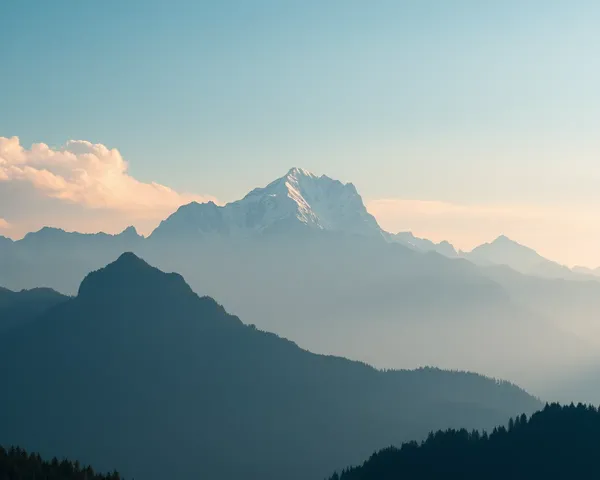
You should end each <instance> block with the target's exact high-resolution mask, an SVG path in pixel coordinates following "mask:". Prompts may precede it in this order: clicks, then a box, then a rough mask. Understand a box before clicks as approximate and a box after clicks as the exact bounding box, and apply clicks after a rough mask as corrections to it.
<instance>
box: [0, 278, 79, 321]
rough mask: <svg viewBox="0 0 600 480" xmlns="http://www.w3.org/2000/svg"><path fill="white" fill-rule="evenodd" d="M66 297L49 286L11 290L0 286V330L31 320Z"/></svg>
mask: <svg viewBox="0 0 600 480" xmlns="http://www.w3.org/2000/svg"><path fill="white" fill-rule="evenodd" d="M67 298H68V297H65V296H64V295H61V294H60V293H58V292H55V291H54V290H52V289H49V288H35V289H33V290H22V291H20V292H13V291H11V290H8V289H5V288H1V287H0V332H1V331H3V330H7V329H8V328H12V327H14V326H15V325H20V324H22V323H23V322H27V321H30V320H33V319H34V318H36V317H37V316H39V315H40V314H41V313H42V312H44V311H46V310H48V309H50V308H52V307H54V306H56V305H58V304H60V303H62V302H64V301H66V300H67Z"/></svg>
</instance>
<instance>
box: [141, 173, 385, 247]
mask: <svg viewBox="0 0 600 480" xmlns="http://www.w3.org/2000/svg"><path fill="white" fill-rule="evenodd" d="M297 227H309V228H312V229H317V230H324V231H332V232H344V233H349V234H356V235H365V236H381V235H382V232H381V229H380V227H379V225H378V224H377V221H376V220H375V217H373V216H372V215H371V214H369V213H368V212H367V209H366V208H365V205H364V203H363V201H362V198H361V197H360V195H359V194H358V192H357V191H356V188H355V187H354V185H352V184H351V183H348V184H343V183H342V182H340V181H338V180H333V179H331V178H329V177H327V176H326V175H322V176H317V175H314V174H313V173H311V172H308V171H307V170H304V169H301V168H292V169H291V170H290V171H288V173H287V174H286V175H285V176H283V177H281V178H278V179H277V180H275V181H273V182H271V183H270V184H269V185H267V186H266V187H263V188H256V189H254V190H252V191H251V192H250V193H248V194H247V195H246V196H245V197H244V198H242V199H241V200H238V201H235V202H232V203H228V204H226V205H224V206H218V205H216V204H214V203H213V202H209V203H203V204H199V203H195V202H194V203H190V204H188V205H184V206H182V207H181V208H179V209H178V210H177V212H175V213H174V214H173V215H171V216H170V217H169V218H167V219H166V220H164V221H163V222H161V224H160V225H159V226H158V227H157V229H156V230H155V231H154V232H153V233H152V237H154V238H157V237H168V236H170V235H173V234H175V235H177V234H186V235H189V234H196V235H198V234H200V235H211V234H220V235H250V234H256V233H263V232H266V231H269V230H273V229H282V228H283V229H284V230H285V229H290V228H297Z"/></svg>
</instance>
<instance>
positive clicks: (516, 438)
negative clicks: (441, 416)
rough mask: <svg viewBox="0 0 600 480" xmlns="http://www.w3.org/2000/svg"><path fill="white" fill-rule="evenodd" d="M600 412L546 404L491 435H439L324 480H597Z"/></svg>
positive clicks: (599, 472)
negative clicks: (593, 479) (483, 479)
mask: <svg viewBox="0 0 600 480" xmlns="http://www.w3.org/2000/svg"><path fill="white" fill-rule="evenodd" d="M598 451H600V411H599V410H598V409H597V408H596V407H594V406H589V405H584V404H578V405H573V404H571V405H568V406H561V405H559V404H550V405H546V406H545V408H544V409H543V410H541V411H539V412H537V413H535V414H533V415H532V416H531V417H527V416H526V415H521V416H518V417H516V418H511V419H510V421H509V423H508V425H506V426H499V427H496V428H494V430H493V431H492V432H491V433H487V432H479V431H471V432H469V431H467V430H465V429H460V430H454V429H450V430H445V431H438V432H435V433H430V434H429V436H428V437H427V439H426V440H424V441H423V442H421V443H417V442H414V441H413V442H408V443H404V444H403V445H402V446H401V447H400V448H395V447H389V448H386V449H384V450H381V451H379V452H377V453H375V454H373V455H372V456H371V458H370V459H369V460H367V461H366V462H365V463H364V464H363V465H362V466H358V467H352V468H349V469H346V470H344V471H342V472H341V474H340V473H335V474H334V475H333V476H332V477H330V480H405V479H420V480H421V479H444V480H448V479H461V480H468V479H474V480H475V479H481V478H486V479H487V480H490V479H491V480H493V479H509V478H510V479H537V478H540V479H544V480H548V479H565V478H579V479H583V478H599V476H600V462H598Z"/></svg>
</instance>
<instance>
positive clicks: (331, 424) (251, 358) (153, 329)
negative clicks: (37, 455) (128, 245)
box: [0, 253, 540, 480]
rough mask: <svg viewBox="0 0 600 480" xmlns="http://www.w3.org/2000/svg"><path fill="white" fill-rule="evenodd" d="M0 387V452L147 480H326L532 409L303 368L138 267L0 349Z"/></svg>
mask: <svg viewBox="0 0 600 480" xmlns="http://www.w3.org/2000/svg"><path fill="white" fill-rule="evenodd" d="M286 313H287V312H286V311H280V312H279V314H280V315H282V316H285V315H286ZM0 378H2V386H3V391H2V395H0V425H2V428H1V429H0V444H1V443H4V444H18V445H21V446H23V447H24V448H28V449H33V450H36V451H40V452H41V453H42V454H43V455H47V456H53V455H61V456H62V455H66V456H68V457H69V458H78V459H80V460H81V461H83V462H86V463H92V464H93V465H95V466H97V467H98V468H103V469H109V468H117V469H118V470H119V471H121V472H122V473H123V474H124V475H125V478H133V477H135V478H143V479H146V480H154V479H156V480H158V479H164V478H177V479H180V480H187V479H190V480H191V479H196V478H205V479H207V480H211V479H219V480H229V479H231V480H233V479H234V478H235V479H237V478H261V479H263V480H269V479H279V478H282V477H284V478H287V479H290V480H296V479H298V480H299V479H305V478H324V476H325V475H327V474H328V473H329V472H331V471H333V470H334V469H335V468H338V467H339V466H341V465H347V464H352V463H356V462H358V461H359V460H360V459H361V458H364V457H365V456H366V455H368V453H369V452H371V451H374V450H375V449H377V448H381V446H385V445H389V444H391V443H398V442H401V441H404V440H408V439H410V438H423V437H424V436H425V435H426V434H427V432H428V431H430V430H432V429H437V428H448V427H458V426H466V427H468V428H476V427H477V428H484V427H490V426H492V425H494V424H496V423H498V422H499V421H501V419H503V418H506V417H508V416H510V415H515V414H518V413H520V412H523V411H525V412H531V411H533V410H535V409H537V408H539V406H540V403H539V402H538V401H537V400H536V399H534V398H532V397H531V396H529V395H528V394H527V393H525V392H524V391H523V390H521V389H519V388H518V387H516V386H514V385H512V384H509V383H506V382H498V381H496V380H492V379H488V378H485V377H482V376H479V375H475V374H470V373H460V372H445V371H441V370H437V369H419V370H414V371H407V370H403V371H386V372H384V371H379V370H375V369H373V368H372V367H369V366H367V365H365V364H363V363H358V362H352V361H349V360H345V359H343V358H338V357H331V356H322V355H316V354H312V353H309V352H308V351H306V350H302V349H301V348H299V347H298V346H297V345H296V344H294V343H292V342H290V341H287V340H284V339H282V338H280V337H278V336H276V335H274V334H270V333H266V332H263V331H260V330H258V329H256V328H255V327H253V326H247V325H244V324H242V322H241V321H240V320H239V318H237V317H235V316H232V315H230V314H228V313H227V312H226V311H225V310H224V309H223V307H221V306H220V305H219V304H217V303H216V302H215V301H214V300H212V299H211V298H208V297H199V296H197V295H196V294H195V293H194V292H193V291H192V290H191V288H190V287H189V286H188V285H187V284H186V282H185V281H184V279H183V278H182V277H181V276H180V275H178V274H173V273H170V274H167V273H163V272H161V271H160V270H158V269H156V268H154V267H151V266H150V265H148V264H147V263H146V262H144V261H143V260H141V259H140V258H139V257H137V256H135V255H133V254H131V253H128V254H123V255H122V256H121V257H119V259H118V260H117V261H115V262H113V263H112V264H110V265H108V266H107V267H105V268H102V269H100V270H98V271H95V272H93V273H91V274H89V275H88V276H87V277H86V278H85V279H84V281H83V282H82V283H81V286H80V288H79V292H78V295H77V296H76V297H74V298H71V299H69V300H67V301H66V302H63V303H62V304H60V305H58V306H56V307H54V308H52V309H50V310H48V311H47V312H46V313H44V314H42V316H40V317H39V318H38V319H37V320H35V321H33V322H28V323H26V324H25V325H22V326H20V327H19V328H13V329H11V330H9V331H6V332H4V333H0Z"/></svg>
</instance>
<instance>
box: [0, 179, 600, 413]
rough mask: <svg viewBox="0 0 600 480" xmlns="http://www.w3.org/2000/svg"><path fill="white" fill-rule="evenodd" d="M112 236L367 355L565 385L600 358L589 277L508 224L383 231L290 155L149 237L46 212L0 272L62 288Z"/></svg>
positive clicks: (17, 281) (343, 190)
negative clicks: (500, 233) (484, 233)
mask: <svg viewBox="0 0 600 480" xmlns="http://www.w3.org/2000/svg"><path fill="white" fill-rule="evenodd" d="M124 251H132V252H134V253H136V254H138V255H140V256H141V257H143V258H145V259H147V260H148V261H150V262H151V263H153V264H154V265H156V266H158V267H159V268H161V269H163V270H166V271H178V272H180V273H182V274H183V275H185V277H186V279H188V281H189V282H190V284H191V285H192V287H193V288H194V289H195V290H197V291H202V292H205V293H206V294H208V295H210V296H211V297H213V298H216V299H218V300H219V301H220V302H223V303H224V304H226V305H227V306H228V308H229V309H230V310H231V311H232V312H234V313H236V314H239V315H240V316H242V317H243V318H244V319H245V320H246V321H247V322H248V323H253V324H256V325H257V326H258V327H259V328H261V329H265V330H268V331H272V332H275V333H277V334H280V335H282V336H284V337H286V338H291V339H293V340H295V341H297V342H299V343H300V344H302V345H303V346H305V347H307V348H309V349H310V350H311V351H314V352H317V353H326V354H335V355H341V356H345V357H348V358H352V359H357V360H361V361H365V362H368V363H370V364H373V365H376V366H378V367H381V368H399V367H402V368H416V367H419V366H423V365H436V366H440V367H443V368H449V369H459V370H474V369H475V370H477V371H480V372H482V373H484V374H487V375H490V376H495V377H500V378H508V379H510V380H512V381H515V382H517V383H519V384H520V385H524V386H526V387H527V388H528V389H529V390H531V391H533V392H534V393H536V394H538V395H544V396H545V398H557V399H569V400H571V399H578V398H576V393H577V391H576V389H574V390H569V392H568V395H569V398H565V397H564V396H565V395H566V394H565V391H564V390H563V389H562V388H561V385H562V383H561V382H562V380H564V379H570V378H573V373H574V372H578V371H580V369H581V368H589V367H593V366H594V365H595V364H596V362H597V361H598V347H599V346H600V340H597V339H600V335H599V334H600V328H598V327H596V324H597V322H596V312H597V311H599V309H600V282H597V281H591V280H589V279H593V278H594V277H591V276H585V275H580V274H577V275H575V274H572V275H571V273H568V272H570V271H565V270H564V269H563V268H562V267H560V266H558V265H553V264H552V262H550V261H545V259H543V258H542V257H540V256H538V255H537V254H535V252H533V251H529V249H527V247H524V246H521V245H518V244H517V243H515V242H512V241H511V240H509V239H507V238H506V237H501V238H499V239H498V240H496V241H494V242H492V243H491V244H489V245H485V246H482V247H480V248H477V249H475V250H474V251H473V252H469V253H464V252H456V250H455V249H454V248H453V247H452V246H451V245H450V244H447V243H444V242H442V243H440V244H434V243H433V242H430V241H428V240H424V239H418V238H416V237H414V236H413V235H412V234H410V233H400V234H396V235H391V234H389V233H387V232H385V231H383V230H382V229H381V228H380V227H379V225H378V224H377V222H376V220H375V218H374V217H373V216H371V215H370V214H369V213H368V211H367V209H366V208H365V206H364V204H363V201H362V199H361V197H360V195H359V194H358V192H357V191H356V188H355V187H354V186H353V185H352V184H342V183H341V182H339V181H337V180H333V179H331V178H329V177H327V176H316V175H313V174H311V173H309V172H307V171H305V170H302V169H298V168H294V169H291V170H290V171H289V172H288V173H287V174H286V175H284V176H283V177H282V178H280V179H277V180H275V181H274V182H271V183H270V184H269V185H267V186H266V187H264V188H258V189H255V190H253V191H252V192H250V193H249V194H248V195H246V196H245V197H244V198H243V199H241V200H239V201H237V202H233V203H230V204H227V205H224V206H218V205H216V204H214V203H206V204H197V203H191V204H189V205H184V206H182V207H180V208H179V209H178V210H177V211H176V212H174V213H173V214H172V215H171V216H169V217H168V218H167V219H165V220H164V221H163V222H161V224H160V225H159V226H158V227H157V228H156V230H155V231H154V232H153V233H152V234H151V235H150V236H149V238H144V237H142V236H140V235H138V234H137V232H136V231H135V229H133V228H129V229H127V230H125V231H124V232H122V233H121V234H118V235H106V234H79V233H67V232H64V231H61V230H57V229H52V228H44V229H42V230H40V231H39V232H35V233H31V234H28V235H27V236H26V237H25V238H24V239H22V240H19V241H16V242H12V241H6V242H4V243H3V244H2V245H0V285H4V286H5V287H7V288H10V289H12V290H21V289H31V288H34V287H51V288H53V289H55V290H57V291H60V292H63V293H67V294H74V293H76V292H77V290H78V286H79V282H80V279H81V278H83V276H84V275H85V274H86V273H87V272H89V271H91V270H96V269H99V268H101V267H102V266H104V265H106V264H107V263H109V262H111V261H112V260H113V259H114V258H116V257H118V256H119V255H120V254H121V253H123V252H124ZM440 253H441V254H440ZM548 263H550V265H548ZM507 264H508V265H509V266H506V265H507ZM544 265H545V266H544ZM509 267H512V268H509ZM567 270H568V269H567ZM534 271H537V272H538V273H539V272H542V271H554V272H557V273H556V275H558V276H560V277H561V278H548V276H547V275H544V276H543V277H541V276H539V275H538V274H535V273H532V272H534ZM554 276H555V274H551V275H549V277H554ZM507 352H510V355H507ZM571 395H574V396H575V398H572V397H571ZM596 399H598V401H600V391H599V392H598V393H597V396H594V398H590V399H589V400H596Z"/></svg>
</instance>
